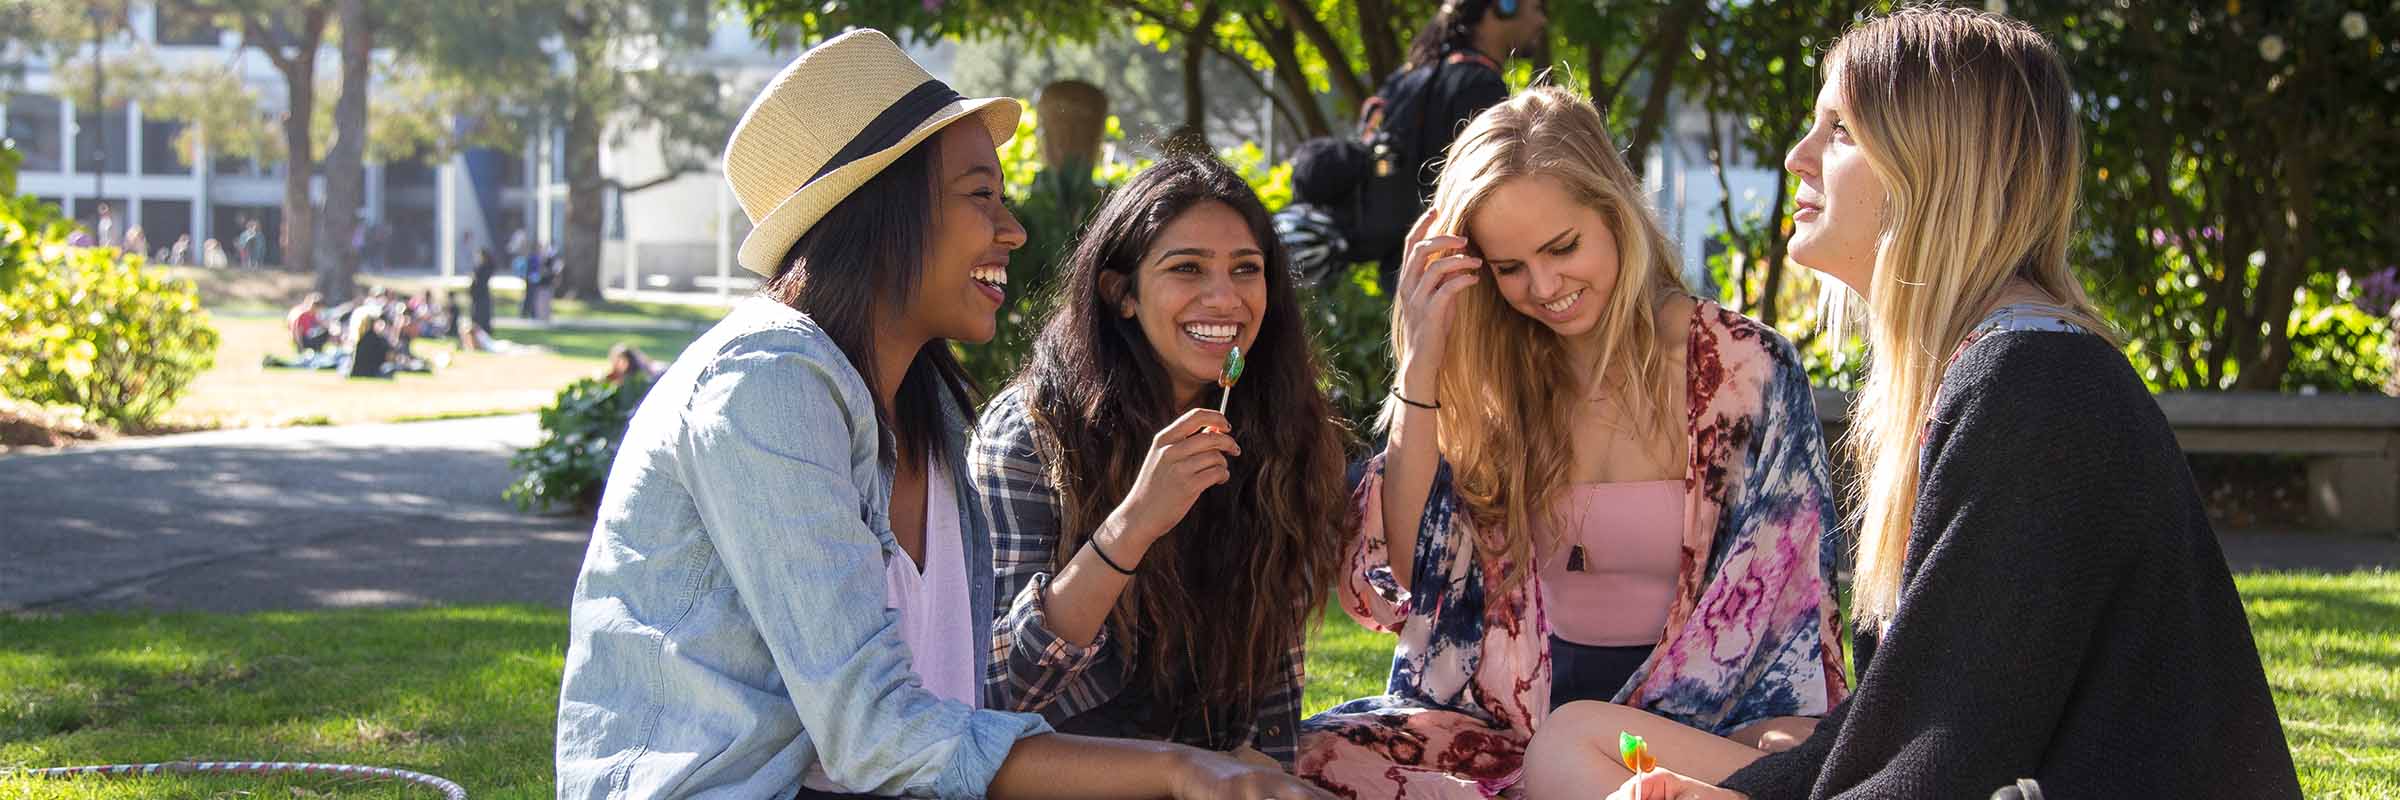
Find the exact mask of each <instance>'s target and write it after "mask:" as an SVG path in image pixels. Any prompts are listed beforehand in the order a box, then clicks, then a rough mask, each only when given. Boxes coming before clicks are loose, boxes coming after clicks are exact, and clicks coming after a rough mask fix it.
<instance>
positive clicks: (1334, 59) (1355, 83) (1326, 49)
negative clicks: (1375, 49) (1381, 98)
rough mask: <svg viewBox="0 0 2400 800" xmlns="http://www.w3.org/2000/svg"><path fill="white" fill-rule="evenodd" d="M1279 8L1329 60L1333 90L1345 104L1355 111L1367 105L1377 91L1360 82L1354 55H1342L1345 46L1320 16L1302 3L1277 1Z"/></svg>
mask: <svg viewBox="0 0 2400 800" xmlns="http://www.w3.org/2000/svg"><path fill="white" fill-rule="evenodd" d="M1275 8H1276V10H1278V11H1281V12H1283V16H1284V18H1285V19H1288V20H1291V22H1292V27H1294V28H1297V29H1299V31H1300V35H1301V36H1305V37H1308V44H1309V46H1310V47H1314V48H1316V49H1317V55H1318V56H1320V57H1322V58H1324V59H1325V64H1326V66H1327V67H1328V68H1330V69H1331V70H1332V71H1333V75H1332V77H1333V90H1334V91H1335V92H1337V93H1339V94H1340V95H1341V96H1342V102H1343V103H1346V104H1348V105H1349V107H1350V108H1351V110H1353V111H1355V110H1357V109H1358V107H1359V106H1361V105H1364V104H1365V103H1366V102H1367V95H1369V94H1372V93H1373V92H1371V91H1369V90H1368V89H1367V84H1366V82H1365V81H1363V80H1360V79H1359V77H1358V71H1357V70H1355V69H1352V68H1351V67H1350V56H1349V55H1348V54H1347V53H1344V52H1342V45H1341V43H1340V42H1338V41H1335V40H1334V38H1333V31H1332V30H1330V29H1327V28H1326V27H1325V21H1324V20H1320V19H1317V15H1316V13H1315V12H1313V11H1310V10H1308V8H1307V7H1305V6H1303V5H1301V3H1300V0H1275Z"/></svg>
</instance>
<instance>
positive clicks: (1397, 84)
mask: <svg viewBox="0 0 2400 800" xmlns="http://www.w3.org/2000/svg"><path fill="white" fill-rule="evenodd" d="M1462 65H1471V66H1470V67H1469V68H1472V66H1480V67H1482V68H1485V69H1489V70H1491V71H1493V72H1499V71H1500V65H1499V63H1497V62H1494V61H1493V60H1491V58H1489V57H1487V56H1485V55H1483V54H1481V53H1477V52H1474V51H1469V50H1461V51H1457V52H1453V53H1451V54H1450V55H1448V56H1446V57H1444V58H1443V59H1442V60H1441V61H1438V62H1435V63H1434V65H1433V66H1431V67H1421V68H1418V69H1412V70H1404V71H1402V72H1400V73H1398V74H1395V75H1393V76H1392V77H1391V79H1390V80H1387V81H1384V82H1383V87H1382V88H1380V89H1377V90H1376V91H1375V96H1374V97H1370V98H1367V101H1366V103H1365V104H1364V105H1362V106H1361V107H1360V108H1359V111H1358V139H1359V143H1360V144H1361V145H1362V146H1364V147H1365V148H1366V150H1367V154H1368V158H1369V168H1368V171H1367V175H1366V179H1365V183H1364V184H1363V185H1362V186H1360V187H1359V192H1358V197H1357V200H1356V203H1357V209H1358V213H1357V214H1356V215H1355V217H1354V219H1355V220H1356V221H1355V222H1353V223H1352V227H1353V230H1350V231H1345V232H1344V234H1345V235H1344V238H1346V239H1348V240H1349V245H1350V250H1349V257H1350V258H1352V259H1354V260H1357V261H1378V262H1388V261H1394V260H1397V258H1398V256H1399V255H1400V248H1401V246H1402V245H1403V244H1405V242H1403V241H1402V240H1403V239H1406V238H1408V229H1409V227H1410V226H1412V225H1415V224H1416V222H1417V216H1418V215H1420V214H1423V213H1425V201H1426V198H1425V197H1424V195H1423V191H1424V189H1423V184H1424V182H1423V181H1421V180H1420V179H1421V178H1423V177H1424V171H1425V166H1426V162H1428V161H1431V160H1433V159H1434V158H1435V157H1438V156H1440V155H1441V153H1440V152H1439V151H1438V150H1437V149H1436V147H1435V145H1434V143H1435V142H1438V141H1441V139H1440V138H1438V136H1437V135H1438V134H1442V133H1448V132H1447V131H1436V130H1434V125H1435V124H1436V120H1434V119H1432V117H1433V116H1434V115H1435V114H1436V113H1438V110H1437V109H1434V108H1432V107H1431V106H1432V105H1433V104H1434V103H1435V102H1437V101H1439V99H1440V98H1438V97H1435V96H1434V92H1433V91H1431V90H1432V89H1433V88H1434V85H1435V84H1436V83H1437V82H1438V81H1440V79H1441V75H1442V70H1443V69H1445V68H1455V67H1459V66H1462Z"/></svg>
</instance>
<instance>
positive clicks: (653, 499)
mask: <svg viewBox="0 0 2400 800" xmlns="http://www.w3.org/2000/svg"><path fill="white" fill-rule="evenodd" d="M872 397H873V395H872V394H870V393H869V391H868V389H867V386H866V382H865V381H864V380H863V379H862V378H861V376H860V375H859V373H858V372H857V370H855V369H853V368H852V367H851V365H850V362H849V360H848V359H847V358H845V357H844V356H843V355H842V352H841V350H840V349H839V348H837V347H836V346H835V345H834V343H833V340H832V339H831V338H829V337H828V336H827V335H826V334H825V332H824V331H823V330H822V329H820V328H818V327H817V326H816V325H815V324H814V323H813V322H811V321H809V319H808V317H807V316H806V315H804V314H802V313H800V312H798V311H795V310H793V309H791V308H789V307H786V306H784V305H782V304H779V303H776V302H773V301H771V300H767V299H764V298H754V299H751V300H747V301H744V302H743V303H742V304H741V305H739V306H737V307H736V308H735V309H734V311H733V312H732V313H731V314H730V315H728V316H727V317H726V318H725V320H724V321H722V322H719V323H718V324H717V325H716V327H714V328H712V329H710V330H709V331H708V333H706V334H704V335H702V336H701V337H700V339H699V340H698V341H695V342H693V343H692V345H691V347H690V348H689V349H687V350H685V351H684V355H683V357H681V358H678V359H676V362H675V365H674V367H673V368H671V369H669V370H668V371H667V373H666V375H664V376H663V377H661V378H660V379H659V382H658V384H657V385H656V386H655V387H654V388H652V389H651V391H650V394H649V397H648V398H647V399H645V400H644V401H643V403H642V407H641V409H640V410H639V411H637V412H635V414H634V416H633V421H632V424H631V427H630V428H629V429H628V430H627V431H626V435H625V442H624V445H623V447H622V449H621V451H620V452H619V454H618V455H617V460H616V464H615V465H614V467H613V468H612V469H611V470H610V471H609V476H608V486H607V491H606V493H605V495H604V497H603V499H602V501H601V504H600V513H599V522H598V524H597V525H596V526H595V527H594V528H593V530H592V541H591V547H590V549H589V550H588V551H587V552H586V553H585V555H584V564H583V573H582V575H581V577H580V578H578V579H577V580H576V582H575V597H574V604H573V610H572V614H571V616H572V627H571V630H570V633H569V639H568V646H567V656H566V676H565V680H564V682H563V685H562V686H561V688H560V691H559V707H558V734H557V735H558V741H557V746H558V750H557V758H558V796H559V797H560V798H562V800H563V799H564V798H601V797H609V798H616V797H641V798H651V797H739V798H772V797H788V796H790V795H791V794H792V792H793V791H795V790H796V789H797V788H798V787H799V785H800V779H801V776H802V774H803V773H804V772H805V771H806V770H807V768H808V766H809V765H810V764H812V763H813V764H822V765H823V766H824V769H825V771H826V773H827V774H828V775H829V776H830V777H831V778H833V780H834V781H836V782H838V783H841V784H842V785H844V786H848V787H852V788H853V789H856V790H859V791H864V792H872V793H875V794H884V795H894V794H904V795H909V796H938V797H946V798H948V797H981V796H983V794H984V793H985V791H986V788H987V787H988V786H989V785H990V784H991V781H992V776H993V775H994V773H996V772H998V770H999V767H1000V762H1001V761H1002V760H1003V759H1004V758H1006V757H1007V755H1008V751H1009V749H1010V748H1011V747H1013V746H1014V745H1015V743H1016V740H1017V739H1018V738H1020V737H1024V736H1029V735H1033V734H1036V733H1042V732H1046V731H1048V730H1049V727H1048V726H1047V725H1046V724H1044V723H1043V722H1042V721H1041V718H1040V717H1038V716H1034V715H1030V714H1013V713H1004V712H997V711H984V710H978V709H975V708H971V707H969V706H967V705H966V704H963V703H959V702H955V701H948V700H943V699H940V698H938V697H936V696H935V695H934V694H933V693H932V692H930V691H927V690H926V689H925V688H924V686H923V685H922V682H921V681H919V680H918V678H917V675H916V673H915V671H914V670H913V669H912V668H911V667H910V662H909V652H908V648H907V646H906V644H905V643H904V642H902V641H901V638H900V627H899V617H898V615H897V614H895V613H894V612H892V611H891V610H889V609H887V608H885V607H884V578H883V563H884V559H885V558H888V557H890V556H891V555H893V554H894V553H897V552H899V544H898V541H897V540H896V539H894V538H893V535H892V532H891V520H890V517H889V512H888V509H889V507H890V500H891V491H892V489H891V484H892V479H891V475H890V473H889V472H888V471H887V470H886V468H885V467H884V465H883V460H882V457H881V454H882V452H883V447H884V446H885V444H886V443H887V442H889V441H890V435H889V434H888V432H886V431H884V430H883V429H882V427H881V426H880V425H878V424H877V422H876V419H875V406H874V401H873V399H872ZM945 412H946V416H947V419H946V420H945V422H946V426H945V430H944V433H945V434H946V438H945V442H946V448H945V449H946V452H945V453H944V457H943V464H944V467H945V468H947V469H950V470H951V471H952V478H953V484H952V485H954V486H959V487H962V488H963V487H967V486H970V485H972V484H970V483H968V482H967V479H966V474H965V471H964V470H965V458H964V453H965V443H966V433H967V430H966V418H965V417H966V415H965V411H964V410H963V409H958V408H950V407H946V408H945ZM959 521H960V535H961V539H962V540H963V542H962V543H963V544H965V545H966V546H965V547H964V548H962V549H963V551H964V552H965V557H966V559H967V565H966V566H967V570H966V571H967V574H968V575H969V576H970V580H971V581H972V584H971V585H970V587H969V602H970V606H969V608H971V609H974V611H973V613H976V614H978V615H984V616H982V617H981V618H980V619H978V620H976V621H975V622H977V623H979V627H978V628H976V629H978V630H989V629H990V623H991V618H990V617H989V616H988V615H989V614H990V613H991V610H992V608H993V603H992V592H993V589H992V551H991V540H990V531H989V527H988V525H987V524H986V522H985V520H984V516H983V513H982V509H981V508H980V507H979V505H978V504H976V503H974V502H970V501H966V500H965V499H964V495H963V493H962V500H961V501H960V505H959ZM970 649H971V650H972V651H973V652H975V654H976V656H975V657H976V661H977V663H976V664H975V669H976V674H978V675H980V674H983V672H984V670H986V669H987V668H988V666H989V660H990V653H989V648H987V647H984V646H983V643H982V642H977V643H976V645H975V646H974V647H971V648H970Z"/></svg>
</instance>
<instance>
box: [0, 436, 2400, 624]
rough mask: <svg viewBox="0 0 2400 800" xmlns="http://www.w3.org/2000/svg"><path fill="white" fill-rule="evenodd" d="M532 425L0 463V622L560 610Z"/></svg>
mask: <svg viewBox="0 0 2400 800" xmlns="http://www.w3.org/2000/svg"><path fill="white" fill-rule="evenodd" d="M538 436H539V431H538V428H537V426H536V422H535V419H534V417H533V416H532V415H529V414H527V415H517V416H508V417H488V418H482V419H466V420H450V421H443V422H425V423H410V424H398V425H360V426H348V427H338V428H297V429H275V430H237V431H218V432H211V433H198V434H190V435H183V436H164V437H157V438H151V439H129V440H123V441H119V442H115V443H111V444H104V445H94V446H84V447H76V448H71V449H68V450H65V451H61V452H56V453H45V454H38V455H22V454H20V455H13V456H0V552H5V553H6V558H0V611H12V610H27V609H31V610H92V609H142V610H189V611H225V612H239V611H256V610H269V609H305V608H345V607H394V606H414V605H427V604H449V603H535V604H541V605H550V606H560V605H564V604H565V603H566V601H567V598H568V595H569V593H570V592H572V590H573V588H574V583H575V574H576V571H577V568H578V567H579V566H580V565H581V564H582V562H583V550H584V544H585V542H586V541H588V539H589V537H590V530H589V523H587V522H585V521H584V520H583V519H582V518H581V517H577V516H571V515H539V514H528V513H523V512H519V511H517V510H516V509H515V508H513V507H511V506H510V505H509V504H508V502H507V501H505V500H502V499H501V498H500V491H501V489H502V488H504V487H506V486H507V485H508V482H509V481H510V480H511V479H512V478H513V473H512V472H511V471H510V470H509V468H508V456H509V454H510V453H511V452H513V451H514V450H515V449H516V448H519V447H523V446H526V445H529V444H532V443H533V442H534V441H535V440H536V439H537V438H538ZM2223 542H2224V546H2225V553H2226V558H2227V560H2228V561H2230V562H2231V564H2232V566H2233V567H2234V569H2235V570H2237V571H2250V570H2262V569H2298V570H2320V571H2348V570H2356V569H2377V568H2381V569H2387V570H2400V538H2392V537H2389V536H2386V537H2370V536H2340V535H2332V534H2325V533H2315V532H2304V531H2293V532H2272V531H2266V532H2228V533H2226V534H2224V535H2223Z"/></svg>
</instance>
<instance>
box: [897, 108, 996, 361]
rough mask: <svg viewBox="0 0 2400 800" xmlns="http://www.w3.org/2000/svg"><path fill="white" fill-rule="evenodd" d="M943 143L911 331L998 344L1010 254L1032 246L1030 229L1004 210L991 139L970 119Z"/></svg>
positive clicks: (942, 136)
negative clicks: (996, 335)
mask: <svg viewBox="0 0 2400 800" xmlns="http://www.w3.org/2000/svg"><path fill="white" fill-rule="evenodd" d="M935 137H936V145H937V152H938V153H939V154H940V157H939V158H938V159H937V160H936V163H937V164H938V166H939V168H940V172H939V173H938V174H936V175H934V176H933V181H934V186H933V191H934V201H933V220H934V224H933V226H932V228H931V230H930V231H928V232H927V234H926V243H925V271H924V272H923V273H922V274H920V275H919V276H918V280H917V285H916V291H914V292H913V293H911V296H910V298H909V303H908V310H907V313H906V317H905V322H904V324H905V325H908V326H910V329H912V330H915V331H916V332H918V333H920V334H922V335H923V336H925V337H926V338H933V339H951V340H955V341H961V342H986V341H990V340H991V338H992V336H993V334H994V333H996V332H997V331H998V330H999V327H998V323H997V322H996V321H995V318H994V317H995V315H996V314H997V313H998V312H999V310H1000V305H1001V303H1002V302H1004V301H1006V300H1007V299H1008V254H1009V251H1011V250H1015V249H1017V248H1018V247H1022V246H1024V244H1025V228H1024V226H1021V225H1018V224H1017V218H1016V216H1015V215H1013V214H1010V213H1009V211H1008V208H1007V207H1005V206H1003V205H1002V204H1001V201H1000V159H999V157H998V155H997V154H996V152H995V149H994V147H993V145H992V134H991V132H990V131H989V130H986V129H985V128H984V126H983V125H982V124H981V123H979V122H977V121H975V120H971V119H970V120H962V121H960V122H959V123H957V124H953V125H951V126H950V127H948V128H944V129H943V130H942V132H941V133H939V134H935Z"/></svg>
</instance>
